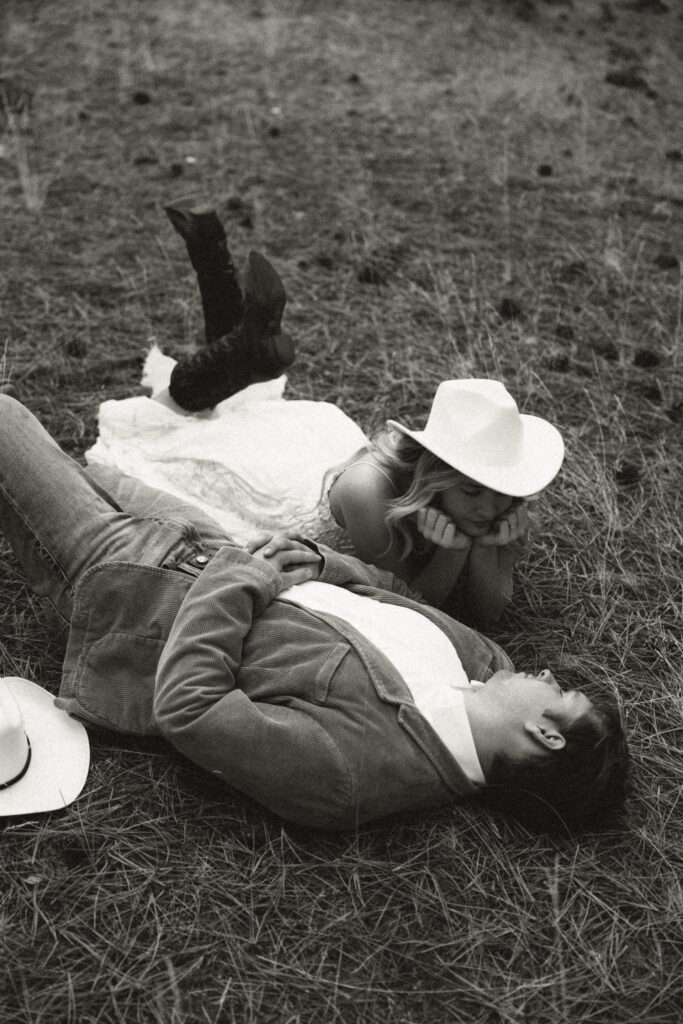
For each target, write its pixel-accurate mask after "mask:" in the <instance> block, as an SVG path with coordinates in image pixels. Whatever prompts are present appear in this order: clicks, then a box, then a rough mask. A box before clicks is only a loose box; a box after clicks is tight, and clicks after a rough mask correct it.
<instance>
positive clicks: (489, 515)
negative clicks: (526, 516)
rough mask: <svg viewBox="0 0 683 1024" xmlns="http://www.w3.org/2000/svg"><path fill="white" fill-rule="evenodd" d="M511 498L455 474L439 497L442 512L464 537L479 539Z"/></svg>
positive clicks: (508, 505)
mask: <svg viewBox="0 0 683 1024" xmlns="http://www.w3.org/2000/svg"><path fill="white" fill-rule="evenodd" d="M512 501H513V499H512V498H511V497H510V496H509V495H508V494H499V493H498V491H492V490H491V489H490V487H484V486H482V484H478V483H477V482H476V480H470V478H469V477H468V476H463V475H462V474H461V473H458V474H457V475H456V476H455V478H454V481H453V484H452V485H451V486H450V487H449V488H448V489H447V490H445V491H442V492H441V494H440V503H441V508H442V510H443V511H444V512H445V513H446V514H447V515H449V516H450V517H451V519H452V520H453V522H454V523H455V525H456V526H457V528H458V529H459V530H462V532H463V533H465V534H467V536H468V537H483V535H484V534H485V533H488V532H489V531H490V529H491V527H492V526H493V524H494V522H495V521H496V519H497V518H498V516H500V515H502V514H503V512H506V511H507V510H508V509H509V508H510V505H511V504H512Z"/></svg>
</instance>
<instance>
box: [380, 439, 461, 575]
mask: <svg viewBox="0 0 683 1024" xmlns="http://www.w3.org/2000/svg"><path fill="white" fill-rule="evenodd" d="M368 451H369V452H371V453H372V455H374V457H375V458H376V459H377V462H378V464H379V465H380V467H381V468H382V469H384V470H385V472H386V473H387V474H388V475H389V476H390V477H391V479H392V480H393V482H394V486H395V488H396V490H397V492H398V494H397V497H395V498H392V499H391V501H389V502H387V514H386V517H385V519H386V524H387V527H388V528H389V532H390V533H391V543H398V544H400V545H401V558H407V557H408V556H409V555H410V554H411V553H412V552H413V551H418V550H420V549H421V548H423V547H424V544H425V542H424V540H423V538H422V537H421V535H420V534H419V533H418V531H417V528H416V526H415V522H414V515H415V513H416V512H418V511H419V510H420V509H421V508H425V507H426V506H427V505H432V504H434V498H435V497H436V495H438V494H440V493H441V492H442V491H446V490H448V488H449V487H452V486H453V483H454V481H455V480H456V479H457V478H458V477H459V476H461V475H462V474H460V473H458V470H457V469H454V468H453V466H449V465H448V463H447V462H444V461H443V459H440V458H439V457H438V456H437V455H434V454H432V452H430V451H429V450H428V449H427V448H425V447H424V445H422V444H420V443H419V441H415V440H414V439H413V438H412V437H408V436H407V435H406V434H402V433H400V432H399V431H398V430H382V431H380V433H378V434H377V435H376V436H375V437H374V438H373V439H372V441H371V442H370V446H369V448H368Z"/></svg>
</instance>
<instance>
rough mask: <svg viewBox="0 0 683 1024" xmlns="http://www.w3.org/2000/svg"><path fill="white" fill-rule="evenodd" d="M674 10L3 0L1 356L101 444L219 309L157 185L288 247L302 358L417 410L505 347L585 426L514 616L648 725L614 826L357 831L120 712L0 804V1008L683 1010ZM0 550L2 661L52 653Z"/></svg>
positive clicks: (264, 1022)
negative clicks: (104, 415)
mask: <svg viewBox="0 0 683 1024" xmlns="http://www.w3.org/2000/svg"><path fill="white" fill-rule="evenodd" d="M682 41H683V16H682V15H681V14H680V13H679V11H678V8H677V5H676V3H675V0H666V3H664V2H662V0H636V2H630V3H627V2H625V0H608V2H604V3H598V2H595V3H592V2H589V0H574V2H572V0H554V2H550V0H547V2H543V0H533V2H532V0H517V2H513V0H509V2H504V0H489V2H488V3H487V2H475V0H470V2H467V0H461V2H456V0H450V2H448V0H363V2H361V0H347V2H345V3H344V2H341V3H332V2H330V0H280V2H276V0H149V2H148V3H143V2H139V0H108V2H104V0H51V2H47V0H45V2H43V0H3V3H2V5H1V8H0V47H1V49H0V75H5V76H8V77H9V78H11V79H12V80H13V81H14V82H15V83H17V82H18V83H19V85H18V92H17V93H16V95H14V94H13V95H14V98H13V99H12V102H10V100H9V99H8V100H7V102H6V103H5V105H4V107H3V110H2V113H0V126H1V127H2V134H1V135H0V147H1V148H0V246H1V250H0V304H1V321H0V340H1V342H2V346H3V352H4V358H3V361H2V374H1V379H2V380H8V379H9V380H11V381H12V382H13V383H15V384H16V386H17V388H18V390H19V392H20V395H21V397H22V399H23V400H24V401H25V403H26V404H27V405H28V406H29V408H30V409H32V410H33V411H34V412H35V413H36V414H37V415H38V416H39V417H40V418H41V419H42V421H43V422H44V423H45V424H46V426H47V427H48V428H49V429H50V430H51V431H52V432H53V434H54V435H55V436H56V437H57V439H58V440H59V442H60V444H61V445H62V446H63V447H64V448H66V449H67V450H68V451H69V452H71V453H72V454H74V455H76V456H77V457H80V456H81V455H82V454H83V452H84V451H85V449H86V448H87V447H88V446H89V445H90V444H92V442H93V441H94V439H95V436H96V417H97V409H98V404H99V403H100V401H102V399H104V398H111V397H124V396H127V395H129V394H131V393H138V390H139V389H138V381H139V375H140V366H141V361H142V358H143V356H144V353H145V351H146V349H147V347H148V345H149V341H150V339H151V338H155V339H156V340H157V341H158V342H159V344H160V345H161V346H162V347H163V348H164V349H165V350H166V351H168V352H169V353H172V354H177V353H179V352H180V351H182V350H183V349H186V348H188V347H191V346H192V345H193V344H194V340H195V336H196V335H197V334H198V333H199V331H200V329H201V311H200V307H199V301H198V295H197V293H196V288H195V284H194V280H193V277H192V273H191V270H190V267H189V263H188V261H187V258H186V256H185V252H184V247H183V245H182V243H181V242H180V240H179V239H178V237H177V236H176V235H175V234H174V232H173V230H172V228H171V226H170V225H169V223H168V222H167V220H166V217H165V215H164V213H163V205H164V204H165V203H169V202H171V201H174V200H177V199H179V198H182V197H202V198H206V199H208V200H209V201H211V202H212V203H213V204H214V205H215V206H216V208H217V209H218V211H219V213H220V215H221V217H222V219H223V220H224V222H225V224H226V227H227V229H228V233H229V240H230V244H231V247H232V249H233V251H234V252H235V253H236V254H238V255H239V256H240V257H244V256H246V253H247V251H248V250H249V249H251V248H255V249H259V250H261V251H263V252H264V253H265V254H266V255H267V256H268V257H269V258H270V259H271V260H272V261H273V262H274V263H275V265H276V266H277V268H278V270H279V271H280V274H281V276H282V277H283V279H284V280H285V283H286V285H287V291H288V295H289V302H288V306H287V313H286V325H287V327H288V329H289V330H291V331H292V332H293V333H294V334H295V335H296V337H297V338H298V341H299V346H300V354H299V357H298V359H297V362H296V364H295V367H294V368H293V371H292V373H291V375H290V382H289V393H290V394H291V395H292V396H293V397H313V398H319V399H326V400H328V401H332V402H337V403H338V404H339V405H340V406H341V407H342V408H343V409H344V410H345V411H347V412H348V413H349V414H350V415H352V416H354V417H355V418H357V419H358V421H359V422H360V424H361V425H362V426H363V428H364V429H368V430H369V429H373V428H375V427H378V426H380V425H381V424H382V422H383V420H384V419H386V418H387V417H388V416H391V417H394V418H402V419H403V420H404V421H405V422H410V423H412V424H414V425H416V426H417V425H421V423H422V422H423V417H424V416H425V414H426V412H427V410H428V408H429V405H430V402H431V398H432V395H433V392H434V389H435V386H436V384H437V383H438V382H439V381H440V380H441V379H443V378H446V377H458V376H477V375H488V376H494V377H498V378H500V379H502V380H504V382H505V383H506V384H507V386H508V387H509V388H510V390H511V391H512V392H513V394H514V395H515V397H516V398H517V399H518V401H519V403H520V406H521V407H522V408H526V409H528V410H532V411H534V412H537V413H539V414H541V415H545V416H547V417H549V418H550V419H552V420H553V421H554V422H555V423H557V425H558V426H559V427H560V428H561V430H562V431H563V433H564V436H565V438H566V442H567V459H566V462H565V466H564V468H563V471H562V473H561V474H560V477H559V478H558V479H557V481H556V482H555V483H554V484H553V486H552V487H551V488H550V490H549V492H548V494H547V495H546V496H544V498H543V499H542V501H541V502H540V505H539V521H538V526H537V536H536V542H535V546H534V548H533V550H532V551H531V553H530V554H529V556H528V558H527V560H526V561H525V562H524V563H523V564H522V566H521V568H520V571H519V573H518V580H517V590H516V600H515V605H514V609H513V610H512V611H511V612H510V613H509V615H508V616H507V618H506V619H505V620H504V622H503V623H502V624H501V626H500V627H499V628H497V629H496V630H495V631H494V634H493V635H494V637H495V638H496V639H497V640H499V641H500V642H501V643H502V644H503V645H504V646H505V647H506V648H507V649H508V650H509V651H510V653H511V654H512V656H513V658H514V659H515V660H516V662H518V663H519V665H520V667H525V668H526V667H529V668H539V669H540V668H542V667H544V666H546V665H549V666H551V667H553V668H555V669H556V670H557V672H558V676H559V677H560V678H561V680H562V681H564V682H569V681H571V680H575V681H577V682H578V684H579V685H581V686H583V687H584V688H585V689H586V690H587V691H588V692H589V694H592V695H594V696H607V695H613V696H615V697H616V698H617V699H618V701H619V703H620V706H621V708H622V711H623V715H624V718H625V721H626V723H627V728H628V732H629V736H630V742H631V750H632V758H633V793H632V797H631V800H630V806H629V817H628V821H627V823H626V824H625V825H624V827H623V829H620V830H619V831H610V832H606V833H596V834H594V835H589V836H585V837H582V838H574V837H569V836H567V837H563V838H552V839H551V838H543V837H540V838H539V837H532V836H530V835H528V834H527V833H526V832H525V831H524V830H523V829H521V828H520V827H518V826H516V825H514V824H512V823H509V822H507V821H505V820H503V819H494V818H492V817H491V816H489V815H488V814H487V813H486V812H485V811H484V810H482V809H481V808H478V807H475V806H462V807H454V808H452V809H449V810H443V811H441V812H439V813H434V814H429V815H424V816H414V817H409V818H400V819H394V820H390V821H386V822H381V823H377V824H375V825H373V826H368V827H365V828H363V829H361V830H360V831H359V832H358V833H357V834H355V835H341V836H326V835H316V834H313V833H309V832H306V831H305V830H302V829H297V828H294V827H289V826H286V825H283V824H282V823H281V822H280V821H278V820H277V819H275V818H274V817H272V816H270V815H269V814H267V813H266V812H264V811H262V810H261V809H260V808H258V807H257V806H255V805H254V804H252V803H250V802H249V801H248V800H246V799H244V798H242V797H241V796H240V795H239V794H236V793H231V792H224V791H223V790H219V789H218V788H217V787H216V785H215V784H214V783H213V782H209V781H208V780H207V778H206V777H205V776H204V775H203V774H202V773H201V772H200V771H199V770H195V769H194V768H193V767H192V766H191V765H189V764H188V763H186V762H185V761H183V760H182V759H181V758H180V757H179V756H176V755H175V754H174V753H173V751H171V750H170V749H169V748H167V747H165V746H163V745H162V744H155V743H149V744H144V743H138V742H135V741H129V740H126V739H125V738H124V739H121V738H120V737H114V736H109V735H105V734H102V735H93V737H92V766H91V772H90V776H89V780H88V783H87V786H86V789H85V790H84V792H83V794H82V796H81V797H80V798H79V800H78V801H77V802H76V803H74V804H73V805H72V806H70V807H69V808H68V809H67V810H65V811H64V812H62V813H59V814H52V815H47V816H43V817H36V818H31V819H18V818H15V819H4V820H2V822H1V824H0V828H1V829H2V831H1V842H0V1020H1V1021H2V1022H3V1024H20V1022H22V1024H39V1022H40V1024H66V1022H69V1024H94V1022H100V1024H119V1022H120V1024H134V1022H135V1024H137V1022H140V1024H147V1022H158V1024H181V1022H188V1024H194V1022H216V1024H223V1022H226V1024H227V1022H231V1024H232V1022H235V1024H247V1022H249V1024H251V1022H254V1024H270V1022H273V1024H333V1022H348V1024H351V1022H363V1024H365V1022H373V1024H374V1022H379V1021H381V1022H382V1024H399V1022H400V1024H440V1022H444V1024H460V1022H462V1024H545V1022H548V1024H550V1022H553V1024H559V1022H562V1024H564V1022H567V1024H569V1022H571V1024H587V1022H595V1024H598V1022H599V1024H643V1022H646V1024H669V1022H670V1024H677V1022H678V1021H679V1020H680V1019H681V1012H682V1009H681V1007H682V1001H683V984H682V981H681V978H682V967H683V964H682V950H683V935H682V931H683V928H682V921H683V899H682V892H681V878H682V857H681V854H682V850H683V830H682V828H681V814H680V800H679V795H680V792H681V777H682V768H683V765H682V762H681V711H682V710H683V702H682V693H681V664H682V659H681V635H682V632H681V605H682V591H681V561H680V558H681V549H682V533H683V529H682V526H681V505H680V492H681V482H682V474H681V470H682V466H683V426H682V424H683V365H682V362H683V359H682V351H681V310H682V305H683V289H682V283H681V259H682V258H683V230H682V228H683V160H682V156H683V153H682V149H683V60H682V58H683V42H682ZM22 82H23V83H24V84H25V86H26V87H27V88H29V89H30V90H32V91H33V93H34V95H33V104H32V108H31V110H30V111H29V112H27V110H26V109H24V110H23V111H22V110H21V109H20V107H21V105H22V104H21V98H20V97H21V83H22ZM0 557H1V563H0V564H1V565H2V578H1V580H0V623H1V632H0V652H1V654H2V663H1V665H0V669H1V670H2V674H4V675H24V676H27V677H28V678H31V679H34V680H35V681H37V682H39V683H41V684H43V685H45V686H46V687H47V688H49V689H50V690H52V691H53V692H56V689H57V686H58V681H59V673H60V653H61V648H60V642H59V640H58V639H57V638H55V637H54V636H53V635H52V634H51V633H50V630H49V628H48V626H47V624H46V622H45V619H44V617H43V616H42V613H41V611H40V609H39V608H38V607H37V604H36V602H35V600H34V599H32V597H31V596H30V595H29V594H28V592H27V591H26V590H25V589H23V587H22V585H21V583H20V578H19V573H18V569H17V567H16V565H15V563H14V562H13V561H12V560H11V558H10V557H9V555H8V554H7V551H6V549H5V548H2V549H1V552H0Z"/></svg>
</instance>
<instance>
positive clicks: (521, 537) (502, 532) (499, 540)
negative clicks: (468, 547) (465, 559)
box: [472, 498, 529, 548]
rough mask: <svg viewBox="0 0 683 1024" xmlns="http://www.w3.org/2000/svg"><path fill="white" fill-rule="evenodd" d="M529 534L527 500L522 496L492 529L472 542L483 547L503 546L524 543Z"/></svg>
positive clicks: (499, 518)
mask: <svg viewBox="0 0 683 1024" xmlns="http://www.w3.org/2000/svg"><path fill="white" fill-rule="evenodd" d="M528 536H529V513H528V507H527V503H526V501H524V499H523V498H520V499H519V500H517V501H514V502H513V503H512V505H511V506H510V508H509V509H508V510H507V511H506V512H504V513H503V514H502V515H501V516H499V517H498V519H496V521H495V523H494V524H493V527H492V529H491V530H490V531H489V532H488V533H485V534H483V536H481V537H477V538H476V539H475V540H474V541H473V542H472V543H473V544H476V545H478V546H479V547H482V548H494V547H496V548H502V547H506V546H507V545H508V544H514V543H517V544H519V545H524V544H526V542H527V538H528Z"/></svg>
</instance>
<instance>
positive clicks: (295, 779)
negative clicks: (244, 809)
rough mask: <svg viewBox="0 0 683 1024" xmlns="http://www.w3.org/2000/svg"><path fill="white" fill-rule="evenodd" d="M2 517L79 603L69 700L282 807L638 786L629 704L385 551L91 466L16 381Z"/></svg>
mask: <svg viewBox="0 0 683 1024" xmlns="http://www.w3.org/2000/svg"><path fill="white" fill-rule="evenodd" d="M0 521H1V525H2V530H3V532H4V533H5V535H6V537H7V539H8V540H9V542H10V544H11V546H12V548H13V550H14V552H15V553H16V555H17V557H18V559H19V561H20V563H21V564H22V566H23V569H24V571H25V574H26V577H27V579H28V581H29V583H30V585H31V586H32V588H33V589H34V591H35V592H36V593H38V594H39V595H41V596H43V597H44V598H47V599H48V601H49V602H50V603H51V605H52V606H53V608H54V609H55V610H56V612H57V613H58V614H59V616H61V618H62V619H63V620H64V621H65V622H66V623H68V624H69V640H68V645H67V651H66V656H65V661H64V669H63V678H62V684H61V689H60V696H59V700H58V704H59V706H60V707H62V708H65V709H66V710H67V711H69V712H70V713H72V714H74V715H77V716H78V717H80V718H81V719H83V720H85V721H86V722H90V723H94V724H96V725H100V726H105V727H107V728H111V729H116V730H119V731H123V732H129V733H134V734H138V735H146V734H159V733H161V734H162V735H163V736H165V737H166V738H167V739H168V740H170V742H171V743H172V744H173V745H174V746H175V747H176V748H177V749H178V750H180V751H181V752H182V753H183V754H185V755H186V756H187V757H188V758H190V759H191V760H192V761H195V762H196V763H197V764H199V765H201V766H202V767H203V768H205V769H206V770H207V771H209V772H211V773H212V774H213V775H215V776H218V777H219V778H220V779H222V780H224V781H225V782H226V783H227V784H228V785H230V786H233V787H235V788H237V789H239V790H241V791H242V792H244V793H246V794H248V795H249V796H251V797H253V798H254V799H255V800H258V801H260V802H261V803H262V804H264V805H265V806H266V807H268V808H270V809H271V810H272V811H274V812H276V813H277V814H279V815H281V816H282V817H283V818H286V819H288V820H290V821H294V822H297V823H300V824H303V825H307V826H312V827H315V828H325V829H348V828H354V827H355V826H357V825H361V824H362V823H363V822H367V821H370V820H372V819H375V818H380V817H382V816H384V815H387V814H391V813H394V812H397V811H402V810H417V809H425V808H430V807H436V806H439V805H443V804H446V803H449V802H451V801H454V800H457V799H459V798H463V797H468V796H472V795H476V794H479V793H488V794H498V801H497V802H498V803H499V804H502V805H504V806H506V805H507V806H512V805H513V804H519V805H526V806H527V807H528V806H529V804H530V803H534V804H535V805H537V806H538V807H539V808H542V809H544V810H546V811H547V812H548V813H549V815H550V817H551V818H553V819H554V821H555V823H560V822H561V823H564V824H565V825H568V826H570V827H578V826H581V825H585V824H591V823H593V822H596V821H598V820H602V816H603V815H604V812H605V811H606V810H613V809H614V808H615V807H617V806H618V805H619V804H620V802H621V800H622V798H623V790H624V780H625V775H626V762H627V755H626V745H625V741H624V736H623V731H622V728H621V723H620V720H619V716H618V714H617V713H616V712H615V711H614V710H613V709H609V708H600V707H598V706H596V705H595V704H592V703H591V702H590V701H589V699H588V698H587V697H586V696H585V695H584V694H582V693H579V692H578V691H575V690H574V691H570V692H563V691H562V690H561V689H560V687H559V686H558V685H557V683H556V682H555V680H554V678H553V676H552V675H551V674H550V672H542V673H541V674H540V675H537V676H536V675H528V674H524V673H515V672H514V671H513V670H512V665H511V663H510V661H509V659H508V658H507V656H506V655H505V654H504V653H503V651H502V650H501V649H500V648H499V647H497V646H496V644H494V643H492V642H491V641H490V640H487V639H485V638H484V637H483V636H481V635H479V634H478V633H476V632H474V631H473V630H471V629H469V628H467V627H466V626H464V625H461V624H460V623H458V622H456V621H454V620H453V619H451V618H450V617H449V616H447V615H445V614H444V613H442V612H439V611H435V610H434V609H432V608H430V607H429V606H427V605H426V604H424V603H422V602H421V601H419V600H417V599H415V597H414V595H411V593H410V591H409V590H408V588H407V587H406V585H405V583H403V582H402V581H400V580H398V579H397V578H395V577H393V576H391V575H390V574H388V573H386V572H383V571H380V570H377V569H375V568H374V567H373V566H368V565H365V564H364V563H362V562H360V561H358V560H357V559H355V558H350V557H345V556H342V555H340V554H338V553H336V552H334V551H332V550H330V549H329V548H324V547H323V546H317V545H315V544H312V543H308V542H305V541H303V540H302V539H300V538H298V537H293V536H285V535H283V536H278V537H273V538H269V539H267V540H266V538H262V539H261V540H260V541H255V542H253V543H252V544H251V545H250V546H249V547H248V548H246V549H245V548H243V547H239V546H237V545H236V544H234V543H233V542H232V541H231V539H230V538H229V537H227V536H226V535H225V534H224V533H223V532H222V531H221V529H220V527H218V525H217V524H216V523H214V522H213V520H211V519H210V518H208V517H206V516H204V514H203V513H202V512H200V511H198V510H197V509H195V508H194V507H191V506H187V505H182V504H180V503H178V502H176V501H175V499H173V498H171V497H170V496H169V495H168V494H166V493H163V492H161V491H155V490H152V489H150V488H148V487H147V486H145V485H143V484H141V483H139V482H138V481H136V480H134V479H132V478H130V477H126V476H123V475H122V474H120V473H119V472H118V471H116V470H112V469H109V468H106V467H93V468H91V469H90V470H88V471H86V470H84V469H83V468H82V467H81V466H80V465H78V464H77V463H76V462H75V461H73V460H72V459H71V458H70V457H69V456H68V455H66V454H65V453H64V452H63V451H62V450H61V449H60V448H59V446H58V445H57V444H56V443H55V442H54V441H53V440H52V438H51V437H50V436H49V434H47V433H46V432H45V430H44V429H43V428H42V427H41V425H40V424H39V423H38V421H37V420H36V419H35V417H34V416H33V415H32V414H31V413H29V412H28V410H26V409H25V408H24V407H23V406H22V405H21V404H20V403H19V402H17V401H15V400H14V399H13V398H11V397H9V396H7V395H0ZM532 797H533V798H535V799H532Z"/></svg>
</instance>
